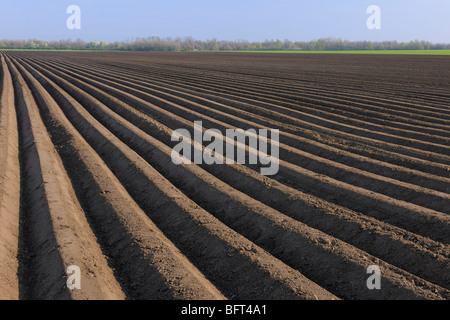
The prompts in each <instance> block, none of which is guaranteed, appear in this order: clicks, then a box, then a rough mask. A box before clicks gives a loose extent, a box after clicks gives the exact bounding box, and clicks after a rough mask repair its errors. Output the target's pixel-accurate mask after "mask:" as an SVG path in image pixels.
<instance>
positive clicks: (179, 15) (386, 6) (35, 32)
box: [0, 0, 450, 43]
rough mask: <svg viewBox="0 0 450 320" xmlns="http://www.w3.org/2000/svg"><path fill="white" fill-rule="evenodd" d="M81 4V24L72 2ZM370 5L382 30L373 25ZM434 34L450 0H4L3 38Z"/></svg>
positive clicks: (0, 13) (449, 13)
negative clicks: (75, 21) (73, 24)
mask: <svg viewBox="0 0 450 320" xmlns="http://www.w3.org/2000/svg"><path fill="white" fill-rule="evenodd" d="M71 4H75V5H78V6H79V7H80V8H81V30H68V29H67V27H66V20H67V18H68V17H69V15H68V14H67V13H66V9H67V7H68V6H69V5H71ZM369 5H378V6H380V7H381V13H382V16H381V17H382V21H381V30H369V29H368V28H367V27H366V20H367V18H368V17H369V14H367V13H366V9H367V7H368V6H369ZM152 35H155V36H160V37H169V36H170V37H176V36H181V37H183V36H192V37H194V38H196V39H200V40H205V39H211V38H217V39H220V40H239V39H246V40H250V41H262V40H265V39H277V38H278V39H281V40H284V39H289V40H299V41H305V40H312V39H319V38H325V37H335V38H342V39H347V40H372V41H380V40H398V41H410V40H415V39H418V40H427V41H432V42H447V43H450V0H371V1H366V0H297V1H292V0H291V1H288V0H276V1H275V0H161V1H159V0H158V1H156V0H70V1H66V0H1V6H0V39H30V38H37V39H42V40H59V39H67V38H70V39H76V38H81V39H83V40H87V41H90V40H105V41H114V40H127V39H131V38H134V37H147V36H152Z"/></svg>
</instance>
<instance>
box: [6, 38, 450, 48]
mask: <svg viewBox="0 0 450 320" xmlns="http://www.w3.org/2000/svg"><path fill="white" fill-rule="evenodd" d="M0 49H16V50H18V49H33V50H40V49H42V50H113V51H233V50H236V51H243V50H251V51H269V50H270V51H272V50H280V51H281V50H283V51H288V50H292V51H294V50H304V51H341V50H345V51H351V50H443V49H450V44H448V43H431V42H428V41H418V40H415V41H410V42H397V41H382V42H372V41H347V40H342V39H335V38H326V39H318V40H312V41H307V42H304V41H290V40H284V41H282V40H279V39H276V40H274V39H271V40H265V41H261V42H250V41H246V40H236V41H227V40H217V39H210V40H196V39H194V38H192V37H184V38H160V37H147V38H135V39H131V40H127V41H116V42H107V41H97V40H96V41H83V40H81V39H77V40H59V41H43V40H38V39H30V40H0Z"/></svg>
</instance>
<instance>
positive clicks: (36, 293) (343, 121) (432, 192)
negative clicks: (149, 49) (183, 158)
mask: <svg viewBox="0 0 450 320" xmlns="http://www.w3.org/2000/svg"><path fill="white" fill-rule="evenodd" d="M0 55H1V64H0V66H1V67H0V79H1V80H0V84H1V85H0V163H1V166H0V219H1V221H2V223H1V225H0V299H152V300H153V299H183V300H205V299H320V300H322V299H326V300H328V299H429V300H437V299H446V300H448V299H450V272H449V271H450V247H449V245H450V244H449V243H450V217H449V214H450V91H449V90H448V88H449V87H450V80H449V79H450V71H449V70H450V58H448V57H439V56H433V57H428V56H388V55H386V56H385V55H380V56H369V55H361V56H360V55H314V54H311V55H300V54H247V53H246V54H241V53H86V52H79V53H56V52H52V53H48V52H45V53H39V52H32V53H31V52H8V53H0ZM197 120H202V121H203V126H204V128H205V129H208V128H216V129H220V130H222V131H224V130H225V129H228V128H242V129H249V128H255V129H262V128H271V129H279V130H280V171H279V173H278V174H277V175H275V176H270V177H265V176H262V175H260V173H259V166H257V165H213V166H208V165H182V166H176V165H174V164H173V163H172V161H171V150H172V147H173V146H174V142H172V141H171V134H172V132H173V130H176V129H180V128H185V129H188V130H189V131H191V132H192V128H193V121H197ZM246 152H247V153H250V152H252V150H250V149H248V148H247V149H246ZM71 265H77V266H79V267H80V268H81V272H82V274H81V279H82V289H81V290H69V289H68V288H67V287H66V279H67V274H66V270H67V267H69V266H71ZM371 265H378V266H380V268H381V271H382V289H381V290H369V289H368V288H367V286H366V280H367V278H368V276H369V275H368V274H367V273H366V270H367V268H368V267H369V266H371Z"/></svg>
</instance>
